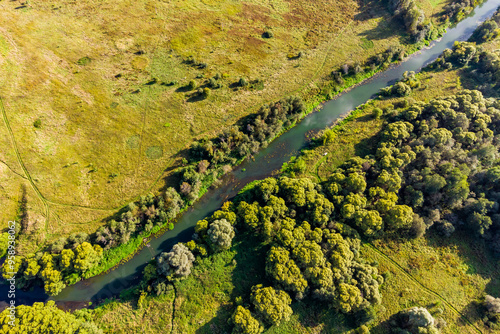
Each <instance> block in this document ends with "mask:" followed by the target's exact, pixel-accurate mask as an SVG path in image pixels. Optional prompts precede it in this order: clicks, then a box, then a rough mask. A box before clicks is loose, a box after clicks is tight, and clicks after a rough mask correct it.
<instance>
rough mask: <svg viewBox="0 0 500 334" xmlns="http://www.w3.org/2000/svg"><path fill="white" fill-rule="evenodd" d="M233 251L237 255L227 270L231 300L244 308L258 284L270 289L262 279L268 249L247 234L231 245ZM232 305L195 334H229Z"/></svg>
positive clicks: (228, 264) (243, 234)
mask: <svg viewBox="0 0 500 334" xmlns="http://www.w3.org/2000/svg"><path fill="white" fill-rule="evenodd" d="M233 250H234V251H235V252H236V254H235V255H234V258H233V260H232V263H231V262H228V263H226V266H231V265H234V263H235V265H234V269H233V271H232V273H231V284H232V286H234V288H233V290H232V291H231V293H230V300H231V301H233V302H234V300H235V299H236V297H242V298H243V305H244V306H245V305H248V304H250V291H251V288H252V286H254V285H257V284H264V285H269V284H270V283H269V282H268V280H267V279H266V275H265V259H266V253H267V250H268V246H267V245H264V244H262V243H261V242H260V240H259V239H258V238H257V237H256V236H254V235H252V234H250V233H241V234H240V235H239V236H237V237H236V240H235V241H234V246H233ZM235 307H236V305H235V304H234V303H227V304H225V305H223V306H222V307H220V308H219V309H218V310H217V314H216V315H215V317H214V318H212V319H211V320H210V321H209V322H208V323H206V324H205V325H203V326H202V327H200V328H199V329H198V330H196V333H199V334H201V333H229V332H230V331H231V328H232V325H231V321H230V318H231V316H232V314H233V312H234V310H235Z"/></svg>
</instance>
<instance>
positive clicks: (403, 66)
mask: <svg viewBox="0 0 500 334" xmlns="http://www.w3.org/2000/svg"><path fill="white" fill-rule="evenodd" d="M499 5H500V0H489V1H486V2H485V3H484V4H482V5H481V6H478V7H477V8H476V9H475V10H474V12H473V13H472V14H471V15H470V16H469V17H468V18H466V19H464V20H463V21H461V22H460V23H458V24H457V25H456V26H455V27H454V28H452V29H449V30H448V32H447V33H446V34H445V35H444V36H443V37H442V38H441V39H440V40H438V41H435V42H433V43H431V45H430V46H429V47H428V48H426V49H424V50H421V51H420V52H418V53H416V54H414V55H412V56H411V57H409V58H408V59H406V60H404V61H403V62H402V63H400V64H398V65H396V66H391V67H390V68H389V69H387V70H386V71H384V72H381V73H379V74H377V75H375V76H374V77H372V78H371V79H369V80H366V81H365V82H363V84H361V85H358V86H356V87H355V88H353V89H351V90H349V91H347V92H345V93H343V94H341V95H339V96H338V97H337V98H335V99H334V100H331V101H329V102H326V103H325V104H324V105H323V108H322V109H321V111H320V112H315V113H312V114H310V115H308V116H307V117H305V118H304V119H303V120H302V121H301V122H300V123H299V124H297V125H296V126H295V127H294V128H292V129H290V130H289V131H288V132H286V133H284V134H283V135H282V136H280V137H279V138H277V139H276V140H275V141H274V142H272V143H271V144H270V145H269V146H268V147H267V148H265V149H263V150H262V151H260V152H259V153H258V154H256V155H255V159H254V160H253V161H246V162H244V163H243V164H241V165H240V166H238V168H236V169H235V170H234V171H233V172H232V173H230V174H228V175H226V176H225V178H224V179H223V180H222V181H223V182H222V184H221V185H220V186H219V187H218V188H216V189H211V190H209V191H208V192H207V193H206V194H205V195H204V196H203V197H202V198H201V199H200V200H199V201H198V202H196V203H195V204H194V205H193V206H192V207H191V208H190V209H188V210H187V211H186V212H185V213H184V214H182V216H181V217H180V218H179V219H178V221H177V223H176V224H175V228H174V230H172V231H167V232H165V233H164V234H163V235H161V236H160V237H158V238H156V239H153V240H151V241H150V243H149V247H144V248H143V249H142V250H141V251H140V252H139V253H137V254H136V255H135V256H134V257H133V258H132V259H131V260H129V261H128V262H126V263H124V264H122V265H120V266H118V267H117V268H116V269H114V270H112V271H110V272H108V273H106V274H103V275H100V276H96V277H93V278H90V279H87V280H84V281H81V282H79V283H77V284H75V285H73V286H70V287H67V288H66V289H64V290H63V291H62V292H61V293H60V294H59V295H58V296H56V297H52V298H51V299H53V300H55V301H57V302H58V303H60V304H65V305H67V306H68V307H70V308H71V307H72V306H71V304H72V303H76V304H79V305H81V304H87V302H89V301H94V302H95V301H98V300H102V299H105V298H110V297H113V296H116V295H118V294H119V293H120V292H121V291H122V290H123V289H126V288H128V287H130V286H132V285H133V284H135V283H137V282H138V281H139V279H140V273H141V272H142V269H143V268H144V266H145V265H146V263H147V262H149V261H150V260H151V258H152V257H154V256H156V255H158V254H159V253H161V252H164V251H169V250H170V249H171V247H172V246H173V245H174V244H176V243H177V242H186V241H189V240H190V239H191V236H192V234H193V231H194V225H195V224H196V222H197V221H198V220H200V219H203V218H204V217H206V216H208V215H210V214H211V213H212V212H213V211H215V210H217V209H218V208H219V207H220V206H221V205H222V203H223V202H225V201H227V200H228V199H231V198H232V197H233V196H235V195H236V193H237V192H238V191H239V190H240V189H241V188H242V187H243V186H244V185H245V184H247V183H249V182H251V181H253V180H256V179H262V178H265V177H268V176H270V175H272V173H273V172H275V171H276V170H279V169H280V168H281V166H282V165H283V163H284V162H287V161H288V160H289V159H290V157H291V156H293V155H296V154H297V153H298V152H299V151H300V149H301V148H303V147H304V146H305V145H306V142H307V138H306V134H307V133H308V132H310V131H317V130H321V129H324V128H326V127H328V126H329V125H331V124H332V123H333V122H334V121H335V120H336V119H338V118H339V116H341V115H343V114H345V113H347V112H349V111H350V110H352V109H354V108H355V107H356V106H358V105H360V104H363V103H365V102H366V101H367V100H369V99H370V98H371V97H373V95H374V94H376V93H377V92H378V91H379V90H380V89H381V88H383V87H386V86H388V85H392V84H393V83H394V82H395V81H396V80H398V79H400V78H401V77H402V75H403V73H404V72H405V71H418V70H420V69H421V68H422V67H423V66H425V65H427V64H429V63H430V62H432V61H434V60H435V59H436V58H437V57H438V56H439V55H440V54H441V53H442V52H443V50H444V49H446V48H451V47H452V45H453V43H454V42H455V41H463V40H466V39H467V38H468V37H469V36H470V35H471V34H472V32H473V31H474V30H475V28H476V27H477V26H478V25H479V24H480V23H481V22H482V21H484V20H486V19H487V18H489V17H490V16H491V15H492V14H493V13H494V12H495V10H496V9H497V7H498V6H499ZM7 290H8V289H7V286H6V285H2V286H0V296H1V298H0V301H7ZM47 299H48V297H47V296H46V295H45V294H44V293H43V290H41V289H36V290H34V291H29V292H22V291H17V292H16V304H17V305H19V304H32V303H33V302H36V301H45V300H47Z"/></svg>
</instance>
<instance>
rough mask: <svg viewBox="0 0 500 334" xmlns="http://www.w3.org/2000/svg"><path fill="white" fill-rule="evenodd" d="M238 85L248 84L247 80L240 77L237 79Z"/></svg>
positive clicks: (244, 85)
mask: <svg viewBox="0 0 500 334" xmlns="http://www.w3.org/2000/svg"><path fill="white" fill-rule="evenodd" d="M238 86H240V87H246V86H248V81H247V80H246V79H245V78H240V80H239V81H238Z"/></svg>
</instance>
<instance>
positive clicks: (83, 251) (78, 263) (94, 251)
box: [74, 242, 102, 273]
mask: <svg viewBox="0 0 500 334" xmlns="http://www.w3.org/2000/svg"><path fill="white" fill-rule="evenodd" d="M101 258H102V248H101V246H99V245H94V246H92V245H91V244H89V243H88V242H84V243H82V244H80V245H79V246H78V247H76V250H75V262H74V267H75V269H76V270H78V271H80V272H82V273H85V272H86V271H88V270H89V269H90V268H92V267H94V266H95V265H97V264H98V263H99V261H101Z"/></svg>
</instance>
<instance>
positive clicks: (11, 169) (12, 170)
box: [0, 160, 27, 180]
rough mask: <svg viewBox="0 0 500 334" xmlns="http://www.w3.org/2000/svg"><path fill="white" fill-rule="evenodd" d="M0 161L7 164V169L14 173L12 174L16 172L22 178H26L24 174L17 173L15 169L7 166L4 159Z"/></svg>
mask: <svg viewBox="0 0 500 334" xmlns="http://www.w3.org/2000/svg"><path fill="white" fill-rule="evenodd" d="M0 162H1V163H2V164H4V165H5V166H7V168H8V169H9V170H10V171H11V172H12V173H14V174H16V175H17V176H19V177H22V178H23V179H25V180H27V178H26V176H24V175H21V174H19V173H18V172H16V171H15V170H14V169H13V168H12V167H10V166H9V165H8V164H7V163H6V162H5V161H3V160H0Z"/></svg>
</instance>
